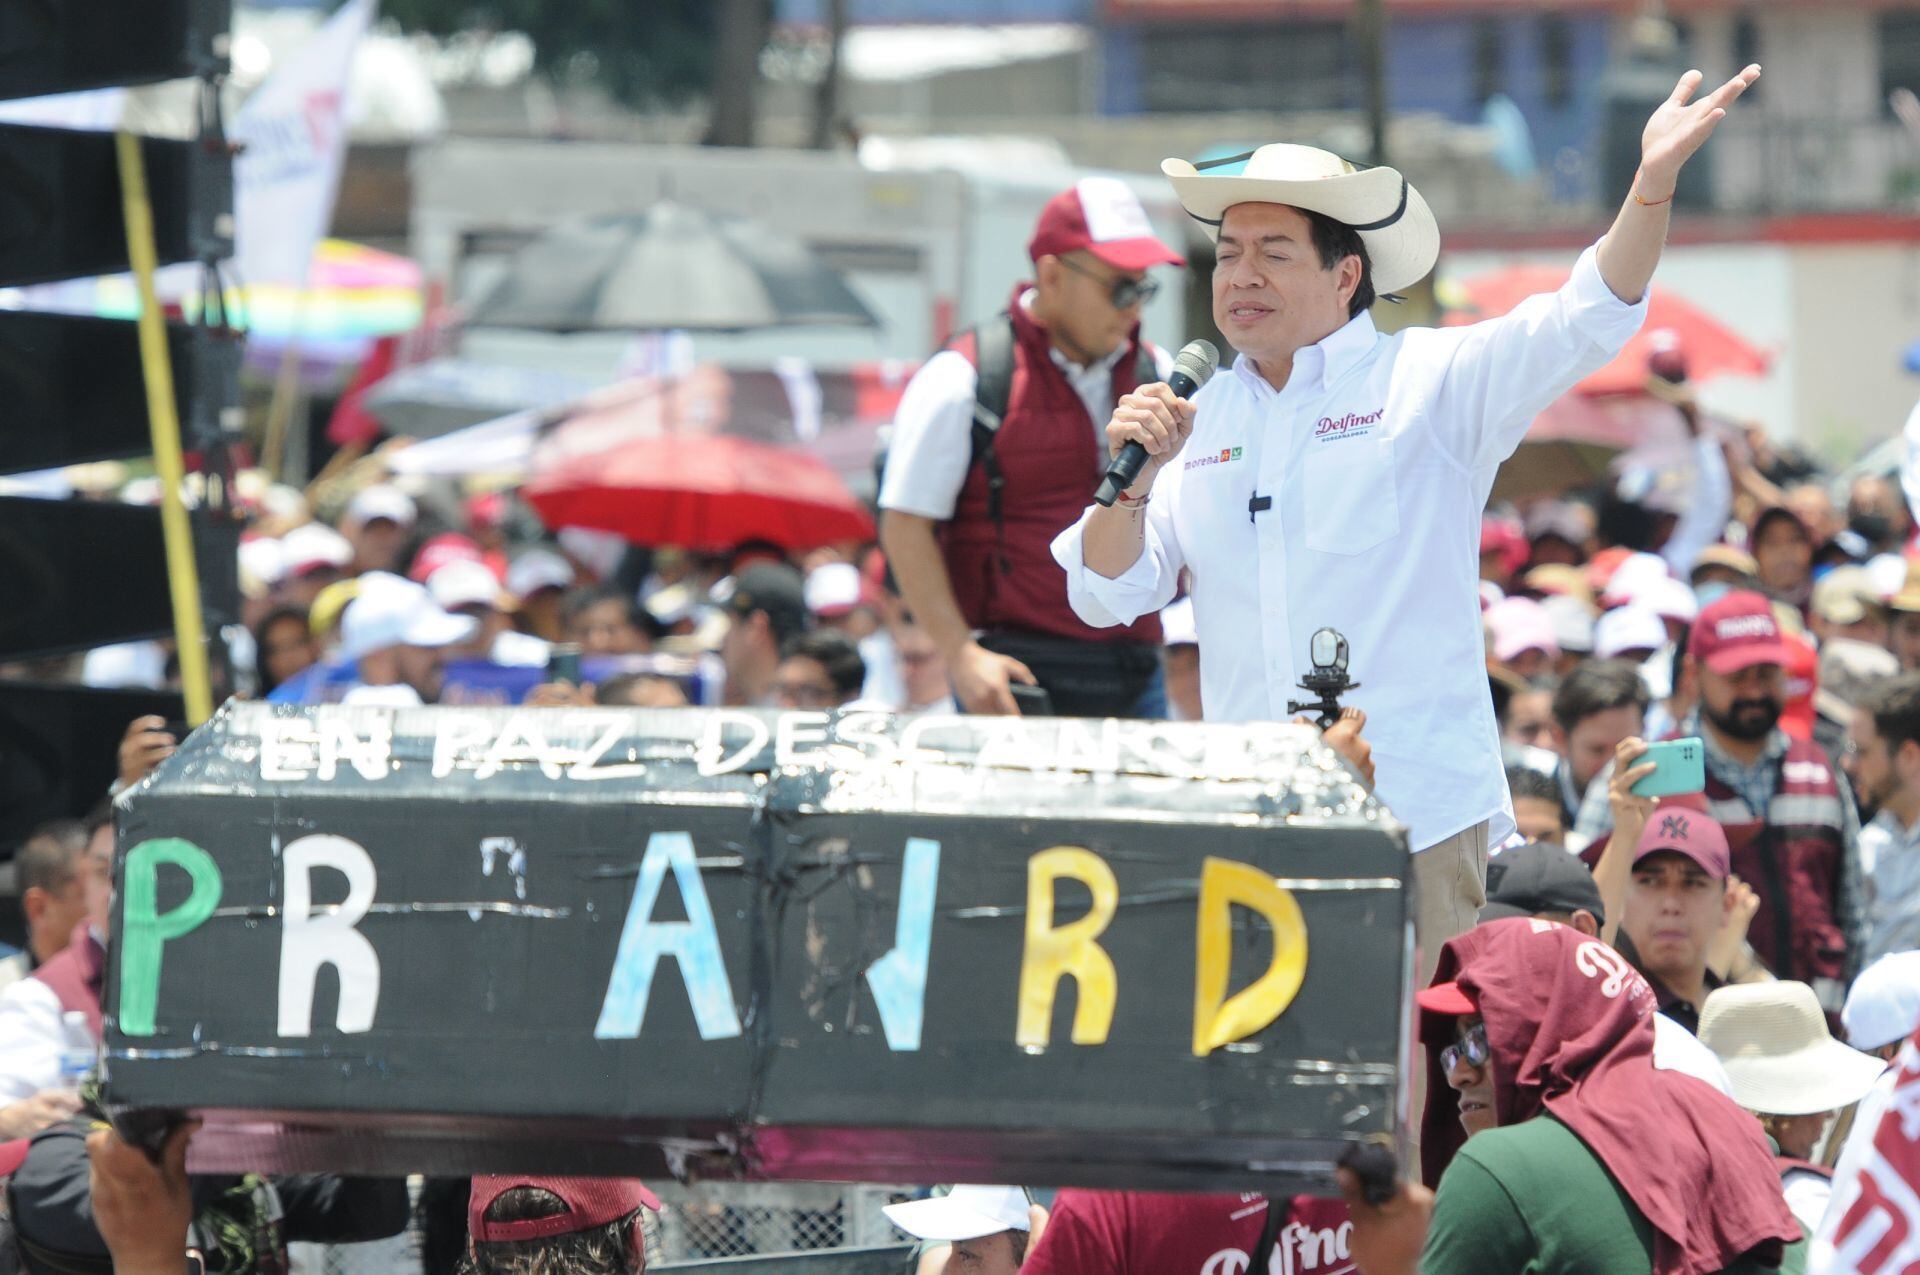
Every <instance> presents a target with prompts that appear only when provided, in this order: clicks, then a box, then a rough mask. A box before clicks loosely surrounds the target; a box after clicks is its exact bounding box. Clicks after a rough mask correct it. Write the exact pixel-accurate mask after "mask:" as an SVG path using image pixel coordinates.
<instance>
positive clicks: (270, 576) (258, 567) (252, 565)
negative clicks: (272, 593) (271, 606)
mask: <svg viewBox="0 0 1920 1275" xmlns="http://www.w3.org/2000/svg"><path fill="white" fill-rule="evenodd" d="M286 573H287V551H286V546H285V545H284V544H282V543H281V542H280V540H279V539H278V538H276V537H274V536H253V537H250V538H249V539H246V540H242V541H241V542H240V589H241V592H243V593H245V594H246V595H247V596H248V597H250V598H257V597H262V596H264V595H265V594H266V592H267V590H269V589H271V588H273V586H274V585H276V584H279V583H280V578H281V577H282V576H284V575H286Z"/></svg>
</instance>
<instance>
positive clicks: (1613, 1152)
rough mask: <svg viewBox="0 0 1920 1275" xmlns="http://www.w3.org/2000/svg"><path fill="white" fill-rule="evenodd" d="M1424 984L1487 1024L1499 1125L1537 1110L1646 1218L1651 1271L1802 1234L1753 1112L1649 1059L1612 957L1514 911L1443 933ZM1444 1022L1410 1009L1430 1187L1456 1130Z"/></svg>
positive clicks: (1717, 1258) (1698, 1272) (1766, 1255)
mask: <svg viewBox="0 0 1920 1275" xmlns="http://www.w3.org/2000/svg"><path fill="white" fill-rule="evenodd" d="M1434 982H1435V984H1440V983H1449V982H1451V983H1455V984H1457V985H1458V986H1459V989H1460V991H1461V992H1462V993H1464V994H1465V995H1466V997H1467V999H1469V1000H1471V1001H1472V1002H1473V1003H1474V1004H1475V1005H1477V1006H1478V1007H1479V1010H1480V1015H1481V1017H1482V1019H1484V1020H1485V1022H1486V1027H1487V1044H1488V1046H1489V1048H1490V1049H1491V1051H1492V1059H1491V1062H1490V1064H1489V1065H1490V1066H1491V1067H1492V1068H1493V1090H1494V1110H1495V1112H1496V1113H1497V1115H1498V1116H1499V1121H1500V1124H1502V1125H1514V1124H1519V1123H1520V1122H1522V1121H1524V1120H1531V1119H1533V1118H1534V1117H1535V1116H1538V1115H1540V1114H1542V1112H1543V1110H1544V1111H1545V1112H1550V1113H1551V1114H1552V1115H1553V1116H1554V1117H1555V1118H1557V1119H1558V1120H1559V1121H1560V1122H1561V1123H1562V1124H1564V1125H1566V1126H1567V1127H1568V1128H1569V1129H1571V1130H1573V1132H1574V1134H1575V1136H1577V1137H1578V1138H1579V1139H1580V1141H1581V1142H1583V1143H1585V1144H1586V1146H1587V1149H1588V1150H1590V1151H1592V1152H1593V1154H1594V1155H1595V1156H1597V1157H1599V1159H1600V1163H1601V1164H1603V1165H1605V1166H1606V1168H1607V1172H1608V1173H1610V1174H1612V1175H1613V1177H1614V1180H1615V1181H1617V1182H1619V1184H1620V1186H1621V1188H1622V1189H1623V1190H1624V1191H1626V1193H1627V1197H1628V1198H1629V1199H1631V1200H1632V1201H1633V1203H1634V1205H1635V1207H1637V1208H1638V1209H1639V1210H1640V1211H1641V1212H1642V1213H1643V1214H1645V1215H1646V1217H1647V1220H1648V1221H1649V1222H1651V1223H1652V1224H1653V1229H1654V1231H1655V1233H1656V1234H1655V1238H1654V1250H1653V1269H1654V1272H1655V1275H1705V1273H1706V1272H1712V1271H1722V1270H1725V1269H1726V1268H1727V1267H1729V1266H1731V1265H1733V1264H1734V1263H1735V1262H1736V1261H1738V1260H1739V1259H1740V1258H1741V1257H1742V1256H1743V1255H1745V1254H1747V1253H1754V1255H1755V1257H1757V1258H1758V1259H1759V1260H1760V1261H1761V1262H1762V1263H1772V1264H1776V1265H1777V1264H1778V1262H1779V1260H1780V1255H1781V1251H1782V1249H1783V1248H1784V1247H1785V1245H1786V1244H1787V1243H1789V1242H1791V1241H1793V1240H1795V1239H1797V1238H1799V1235H1800V1228H1799V1227H1798V1226H1797V1225H1796V1224H1795V1222H1794V1220H1793V1215H1792V1213H1790V1212H1789V1211H1788V1209H1787V1202H1786V1199H1785V1197H1784V1196H1783V1195H1782V1194H1781V1190H1780V1174H1779V1170H1778V1169H1777V1168H1776V1167H1775V1166H1774V1163H1773V1152H1772V1150H1771V1149H1770V1148H1769V1147H1768V1145H1767V1140H1766V1137H1765V1136H1764V1135H1763V1134H1762V1133H1761V1132H1760V1126H1759V1123H1758V1122H1757V1121H1755V1120H1754V1118H1753V1117H1752V1116H1750V1115H1748V1114H1747V1113H1746V1112H1744V1111H1742V1110H1740V1108H1738V1107H1737V1106H1735V1105H1734V1104H1733V1101H1732V1100H1731V1099H1729V1098H1727V1097H1726V1096H1725V1095H1724V1094H1722V1093H1720V1092H1719V1091H1718V1090H1716V1089H1714V1088H1713V1086H1711V1085H1709V1084H1707V1083H1705V1082H1704V1081H1700V1080H1696V1079H1694V1078H1693V1077H1691V1076H1686V1075H1682V1074H1680V1073H1678V1072H1672V1071H1661V1070H1658V1069H1656V1068H1655V1067H1654V1065H1653V1014H1654V995H1653V989H1652V988H1650V987H1649V986H1647V981H1646V980H1645V979H1643V978H1642V977H1640V975H1639V974H1638V973H1637V972H1636V971H1635V970H1634V968H1633V967H1632V966H1631V965H1629V964H1628V963H1627V961H1626V958H1624V957H1622V956H1621V955H1620V954H1619V953H1618V952H1616V951H1614V950H1613V949H1612V948H1610V947H1608V946H1607V945H1606V944H1604V943H1601V942H1599V941H1597V940H1594V939H1589V938H1587V937H1586V936H1585V935H1583V934H1581V933H1580V932H1579V931H1577V930H1573V929H1569V928H1568V927H1567V926H1564V925H1559V924H1557V923H1555V922H1552V921H1541V920H1535V919H1533V918H1530V917H1514V918H1511V919H1507V920H1501V921H1493V922H1489V923H1488V924H1486V925H1482V926H1479V927H1477V928H1475V929H1472V930H1469V931H1467V933H1465V934H1462V935H1461V936H1460V937H1458V938H1456V939H1454V940H1452V941H1451V942H1449V943H1448V944H1447V945H1446V946H1445V947H1444V948H1442V949H1441V952H1440V965H1439V969H1438V971H1437V972H1436V974H1435V975H1434ZM1455 1022H1456V1020H1455V1019H1454V1018H1453V1017H1452V1016H1451V1015H1447V1014H1441V1013H1434V1012H1432V1011H1430V1010H1423V1011H1422V1012H1421V1016H1420V1038H1421V1040H1422V1041H1424V1042H1426V1045H1427V1108H1426V1111H1425V1113H1424V1114H1423V1118H1422V1120H1421V1134H1420V1136H1421V1141H1420V1158H1421V1167H1422V1169H1423V1171H1424V1173H1425V1176H1426V1179H1427V1183H1428V1185H1430V1186H1438V1185H1439V1181H1440V1175H1441V1173H1443V1172H1444V1171H1445V1169H1446V1167H1447V1165H1448V1164H1449V1163H1451V1162H1452V1160H1453V1156H1454V1153H1455V1152H1457V1151H1458V1150H1459V1149H1460V1147H1461V1145H1462V1144H1463V1143H1465V1141H1466V1131H1465V1130H1464V1129H1462V1128H1461V1127H1460V1118H1459V1111H1458V1107H1457V1105H1456V1103H1455V1100H1454V1091H1453V1090H1452V1089H1451V1088H1450V1087H1449V1086H1448V1085H1447V1081H1446V1077H1445V1075H1444V1074H1443V1073H1442V1072H1441V1070H1440V1050H1441V1048H1442V1047H1443V1046H1445V1045H1447V1044H1449V1043H1451V1041H1452V1040H1453V1038H1454V1036H1455V1034H1456V1028H1455ZM1756 1250H1757V1251H1756Z"/></svg>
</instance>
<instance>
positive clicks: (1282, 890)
mask: <svg viewBox="0 0 1920 1275" xmlns="http://www.w3.org/2000/svg"><path fill="white" fill-rule="evenodd" d="M120 844H121V858H120V865H119V876H118V878H117V880H118V887H119V888H118V891H117V894H116V904H115V918H114V941H113V945H112V946H113V952H112V964H111V975H110V982H109V996H108V1029H107V1049H108V1067H109V1076H108V1098H109V1101H110V1102H111V1103H112V1104H114V1105H116V1106H121V1107H149V1108H152V1107H171V1108H188V1109H193V1110H195V1111H197V1112H199V1113H201V1114H202V1115H204V1116H205V1117H206V1119H207V1121H208V1124H207V1128H206V1130H205V1131H204V1132H203V1133H202V1135H201V1136H200V1137H199V1138H198V1139H196V1142H195V1151H196V1156H197V1158H196V1164H199V1165H204V1166H205V1167H207V1168H209V1169H212V1168H217V1167H225V1168H242V1167H245V1168H255V1169H265V1168H272V1169H281V1170H291V1169H297V1168H333V1169H340V1170H346V1171H363V1172H375V1171H384V1172H394V1171H420V1170H432V1171H438V1172H472V1171H480V1170H489V1171H509V1170H511V1171H541V1172H561V1171H564V1172H575V1173H579V1172H634V1173H641V1174H648V1173H653V1174H657V1173H661V1172H673V1173H675V1174H676V1175H680V1176H696V1177H749V1178H804V1179H851V1180H871V1181H963V1182H969V1181H971V1182H983V1181H1002V1182H1038V1183H1048V1184H1069V1185H1072V1184H1082V1185H1090V1186H1103V1185H1129V1186H1138V1187H1162V1188H1169V1189H1183V1188H1184V1189H1208V1190H1217V1189H1233V1190H1265V1191H1269V1192H1284V1191H1288V1190H1298V1189H1324V1188H1325V1187H1326V1186H1327V1185H1328V1184H1329V1182H1330V1171H1331V1164H1332V1161H1333V1159H1334V1158H1335V1157H1336V1156H1337V1155H1338V1154H1339V1152H1340V1151H1341V1150H1342V1149H1343V1148H1344V1146H1345V1145H1346V1144H1347V1143H1348V1142H1350V1141H1353V1140H1355V1139H1360V1138H1366V1137H1373V1136H1380V1135H1386V1136H1389V1137H1394V1138H1397V1137H1398V1136H1399V1134H1400V1132H1401V1129H1400V1121H1399V1117H1398V1113H1399V1111H1400V1107H1401V1100H1400V1096H1399V1093H1398V1088H1397V1085H1398V1069H1397V1067H1396V1060H1397V1059H1398V1058H1400V1057H1401V1051H1402V1047H1403V1041H1404V1038H1405V1028H1406V1010H1405V1005H1406V986H1405V981H1406V978H1407V969H1408V963H1409V962H1408V955H1407V953H1408V946H1409V931H1408V918H1409V912H1408V898H1407V891H1406V888H1405V883H1406V876H1407V854H1406V850H1405V837H1404V834H1403V832H1402V830H1401V828H1400V826H1399V825H1398V824H1397V823H1396V822H1395V821H1394V820H1393V819H1392V818H1391V816H1389V815H1387V814H1386V812H1385V811H1384V810H1383V809H1381V808H1380V807H1379V806H1378V805H1377V804H1375V803H1373V802H1372V800H1371V799H1370V798H1368V797H1366V795H1365V794H1364V792H1363V791H1362V790H1361V789H1360V788H1359V786H1358V785H1357V784H1356V783H1355V782H1354V780H1353V779H1352V776H1351V774H1350V772H1349V771H1347V770H1346V769H1345V768H1344V766H1343V765H1342V764H1341V763H1340V762H1339V761H1338V760H1337V759H1336V758H1335V757H1334V755H1333V754H1332V753H1331V752H1330V751H1328V750H1327V749H1325V748H1324V746H1322V745H1321V744H1320V743H1319V741H1318V738H1317V736H1316V735H1315V733H1314V732H1312V731H1311V730H1309V729H1307V728H1304V727H1285V726H1261V727H1244V728H1243V727H1226V726H1210V727H1200V726H1184V725H1180V726H1176V725H1165V724H1153V723H1116V722H1105V723H1102V722H1087V721H1069V720H1028V721H1021V720H1019V719H1009V720H997V719H965V718H944V719H920V720H918V721H913V720H907V721H900V720H896V719H893V718H890V717H888V716H887V715H885V714H872V713H850V714H842V715H839V716H837V717H833V718H830V717H829V716H828V715H826V714H814V713H790V714H779V715H776V714H755V713H742V712H728V711H717V710H716V711H696V710H689V709H682V710H670V711H664V712H662V711H622V710H615V709H594V710H580V711H577V712H576V711H555V710H532V711H518V712H516V711H513V710H498V709H419V710H401V711H398V712H394V711H391V710H381V709H347V708H339V707H325V708H312V709H284V708H273V707H267V706H260V705H235V706H232V707H230V708H229V709H227V710H225V711H223V712H222V713H221V714H220V715H218V716H217V717H216V718H215V720H214V721H213V722H211V723H210V724H208V725H207V726H206V727H203V728H202V729H201V730H199V731H197V732H195V734H194V735H193V737H192V738H191V739H190V740H189V741H188V742H187V743H186V744H185V746H183V747H182V749H181V750H180V751H179V752H178V753H177V754H176V755H175V756H174V757H173V758H172V759H171V760H170V761H168V762H167V763H166V764H165V765H164V766H163V767H162V768H161V769H160V770H159V771H158V772H157V773H156V774H155V775H154V776H152V777H151V778H150V779H149V780H148V781H147V782H146V783H144V784H143V785H141V786H140V787H139V788H138V789H137V790H135V791H134V792H132V793H131V794H129V795H128V796H127V797H126V798H124V799H123V804H122V809H121V819H120ZM290 892H291V897H289V895H290ZM1049 893H1050V894H1051V896H1052V897H1051V903H1050V905H1049V904H1048V898H1047V896H1048V894H1049ZM1030 912H1031V913H1032V915H1031V916H1030V915H1029V913H1030ZM1090 932H1091V933H1090ZM649 978H650V985H649V983H648V980H649ZM649 986H650V990H649ZM1049 999H1050V1000H1051V1005H1050V1006H1049V1004H1048V1001H1049Z"/></svg>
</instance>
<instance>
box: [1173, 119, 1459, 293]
mask: <svg viewBox="0 0 1920 1275" xmlns="http://www.w3.org/2000/svg"><path fill="white" fill-rule="evenodd" d="M1160 171H1161V172H1162V173H1165V174H1166V176H1167V180H1169V181H1171V182H1172V183H1173V193H1174V194H1176V195H1178V196H1179V198H1180V203H1181V206H1182V207H1184V208H1185V209H1186V210H1187V215H1188V216H1190V217H1192V218H1193V219H1194V220H1195V221H1198V222H1199V223H1200V224H1202V225H1203V226H1205V227H1206V228H1207V237H1208V238H1209V239H1218V238H1219V237H1220V223H1221V221H1222V220H1223V219H1224V218H1225V217H1226V215H1227V209H1229V208H1231V207H1233V206H1234V205H1235V204H1286V205H1288V206H1289V207H1293V208H1304V209H1308V210H1310V211H1312V212H1317V213H1321V214H1324V215H1325V216H1328V217H1331V218H1333V219H1334V220H1335V221H1339V222H1344V223H1345V224H1347V225H1349V226H1352V227H1353V228H1354V229H1355V230H1357V231H1359V232H1360V242H1362V243H1364V244H1365V245H1366V246H1367V259H1368V261H1370V262H1371V263H1372V265H1373V286H1374V288H1375V290H1376V291H1378V292H1383V293H1385V292H1398V291H1399V290H1400V289H1402V288H1409V287H1412V286H1413V285H1414V284H1416V283H1418V282H1419V281H1420V280H1421V279H1422V278H1424V277H1425V276H1426V273H1427V272H1428V271H1429V270H1431V269H1433V263H1434V262H1435V261H1436V260H1438V259H1439V256H1440V227H1439V225H1438V224H1437V223H1436V222H1435V221H1434V219H1433V210H1432V209H1430V208H1428V207H1427V201H1426V200H1424V199H1422V198H1421V197H1420V192H1419V191H1417V190H1415V189H1414V188H1413V187H1412V186H1411V185H1409V184H1408V182H1407V179H1406V178H1404V177H1402V176H1401V175H1400V174H1399V173H1398V172H1397V171H1395V170H1394V169H1391V168H1362V167H1360V166H1359V165H1358V164H1354V163H1350V162H1349V161H1347V160H1344V159H1341V158H1340V157H1339V156H1338V155H1335V154H1334V153H1333V152H1332V151H1323V150H1321V149H1320V148H1319V147H1317V146H1294V145H1291V144H1289V143H1286V142H1274V143H1272V144H1271V145H1267V146H1262V147H1261V148H1260V149H1258V150H1255V151H1250V152H1248V153H1247V154H1245V155H1234V156H1232V157H1230V158H1227V159H1216V160H1208V161H1207V162H1205V163H1202V164H1198V165H1195V164H1191V163H1188V162H1187V161H1186V160H1184V159H1163V160H1161V161H1160Z"/></svg>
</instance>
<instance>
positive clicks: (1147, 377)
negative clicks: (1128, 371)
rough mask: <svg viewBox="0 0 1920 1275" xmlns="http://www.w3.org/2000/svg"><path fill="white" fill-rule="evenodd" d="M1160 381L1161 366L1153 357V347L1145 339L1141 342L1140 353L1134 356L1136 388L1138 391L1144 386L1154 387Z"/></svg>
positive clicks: (1134, 382)
mask: <svg viewBox="0 0 1920 1275" xmlns="http://www.w3.org/2000/svg"><path fill="white" fill-rule="evenodd" d="M1160 379H1161V378H1160V365H1159V363H1158V362H1157V361H1156V360H1155V359H1154V357H1153V347H1152V346H1150V345H1148V344H1147V343H1146V341H1145V339H1144V338H1143V339H1142V340H1141V342H1140V352H1139V353H1138V354H1137V355H1135V356H1134V360H1133V385H1134V388H1135V389H1138V388H1139V387H1140V386H1142V385H1152V384H1153V383H1154V382H1155V381H1158V380H1160Z"/></svg>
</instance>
